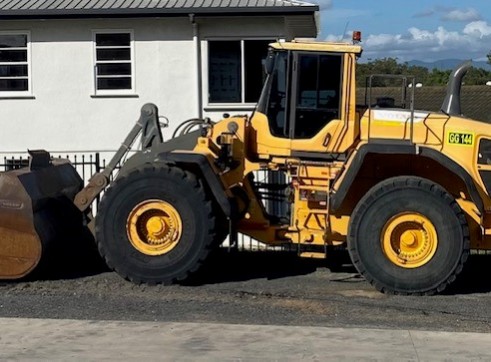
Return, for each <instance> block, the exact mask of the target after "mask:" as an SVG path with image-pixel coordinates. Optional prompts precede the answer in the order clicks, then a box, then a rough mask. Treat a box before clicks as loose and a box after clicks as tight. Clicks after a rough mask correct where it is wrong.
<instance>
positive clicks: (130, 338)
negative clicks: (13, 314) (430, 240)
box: [0, 318, 491, 361]
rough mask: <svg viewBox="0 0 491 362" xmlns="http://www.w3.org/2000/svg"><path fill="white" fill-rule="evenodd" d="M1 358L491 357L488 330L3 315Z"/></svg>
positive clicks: (489, 358)
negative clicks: (57, 318)
mask: <svg viewBox="0 0 491 362" xmlns="http://www.w3.org/2000/svg"><path fill="white" fill-rule="evenodd" d="M0 326H1V330H2V332H1V334H0V359H1V360H40V359H41V360H50V361H53V360H67V359H69V358H70V359H76V360H97V361H104V360H138V359H141V360H147V361H155V360H172V361H176V360H181V361H182V360H184V361H204V360H206V361H209V360H240V361H255V360H290V361H296V360H305V359H307V360H314V361H316V360H317V361H321V360H326V359H329V360H357V361H358V360H405V361H419V360H480V359H481V360H491V349H490V346H491V334H479V333H447V332H425V331H408V330H380V329H351V328H323V327H287V326H263V325H233V324H210V323H162V322H158V323H157V322H121V321H81V320H55V319H21V318H2V319H0Z"/></svg>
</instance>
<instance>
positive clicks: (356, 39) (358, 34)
mask: <svg viewBox="0 0 491 362" xmlns="http://www.w3.org/2000/svg"><path fill="white" fill-rule="evenodd" d="M358 43H361V31H358V30H356V31H354V32H353V44H358Z"/></svg>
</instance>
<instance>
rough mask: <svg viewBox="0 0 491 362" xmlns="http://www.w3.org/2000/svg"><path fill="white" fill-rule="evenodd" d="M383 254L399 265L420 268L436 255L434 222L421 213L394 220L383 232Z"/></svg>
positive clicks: (395, 217) (436, 241) (436, 238)
mask: <svg viewBox="0 0 491 362" xmlns="http://www.w3.org/2000/svg"><path fill="white" fill-rule="evenodd" d="M381 241H382V251H383V253H384V254H385V256H386V257H387V258H388V259H389V260H390V261H391V262H392V263H394V264H395V265H397V266H399V267H402V268H408V269H412V268H418V267H420V266H423V265H425V264H427V263H428V262H429V261H430V260H431V258H433V256H434V255H435V252H436V249H437V247H438V235H437V233H436V229H435V227H434V226H433V224H432V222H431V221H430V220H429V219H428V218H426V217H425V216H423V215H421V214H418V213H412V212H411V213H402V214H398V215H396V216H394V217H392V218H391V219H390V220H389V221H387V223H386V224H385V226H384V228H383V230H382V236H381Z"/></svg>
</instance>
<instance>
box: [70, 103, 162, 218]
mask: <svg viewBox="0 0 491 362" xmlns="http://www.w3.org/2000/svg"><path fill="white" fill-rule="evenodd" d="M140 133H142V141H141V144H142V150H145V149H149V148H151V147H152V146H154V145H156V144H159V143H162V142H163V137H162V132H161V129H160V124H159V111H158V108H157V106H156V105H155V104H153V103H147V104H145V105H144V106H143V107H142V108H141V112H140V118H139V119H138V121H137V122H136V124H135V125H134V126H133V128H132V129H131V131H130V132H129V133H128V135H127V136H126V138H125V140H124V141H123V143H122V144H121V146H120V147H119V149H118V150H117V151H116V153H115V154H114V156H113V157H112V158H111V160H110V161H109V163H108V165H107V166H106V167H105V168H104V170H102V171H101V172H98V173H96V174H95V175H93V176H92V177H91V178H90V180H89V183H88V184H87V186H85V187H84V188H83V189H82V190H81V191H80V192H79V193H78V194H77V195H76V196H75V201H74V204H75V206H76V207H77V208H78V209H79V210H80V211H82V212H85V211H87V209H89V207H90V205H91V204H92V202H93V201H94V200H95V199H96V198H97V197H98V196H99V195H100V193H101V192H102V191H104V189H105V188H106V187H107V186H108V185H109V182H110V178H111V174H112V173H113V171H114V170H115V169H116V167H117V166H118V163H119V162H120V161H121V160H122V159H123V158H124V157H125V156H126V155H127V154H128V152H129V151H130V150H131V146H132V145H133V143H134V142H135V140H136V138H137V137H138V136H139V135H140Z"/></svg>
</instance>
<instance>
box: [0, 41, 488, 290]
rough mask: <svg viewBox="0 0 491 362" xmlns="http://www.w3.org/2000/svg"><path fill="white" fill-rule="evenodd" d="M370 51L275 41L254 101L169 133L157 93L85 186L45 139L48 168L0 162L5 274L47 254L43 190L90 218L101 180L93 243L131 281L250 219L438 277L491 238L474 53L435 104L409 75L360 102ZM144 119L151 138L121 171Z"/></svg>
mask: <svg viewBox="0 0 491 362" xmlns="http://www.w3.org/2000/svg"><path fill="white" fill-rule="evenodd" d="M361 52H362V48H361V47H360V46H359V45H358V44H345V43H325V42H279V43H274V44H271V46H270V52H269V55H268V57H267V59H266V61H265V69H266V73H267V78H266V81H265V83H264V88H263V91H262V94H261V96H260V99H259V101H258V103H257V107H256V109H255V110H254V112H253V114H252V115H251V116H233V117H227V118H224V119H223V120H221V121H220V122H217V123H213V122H211V121H210V120H198V119H194V120H189V121H186V122H184V123H183V124H181V126H179V128H178V129H177V130H176V132H175V136H176V137H173V138H171V139H169V140H166V141H165V142H164V141H163V138H162V133H161V129H160V126H159V123H158V111H157V108H156V107H155V106H153V105H150V104H149V105H145V106H144V107H143V108H142V113H141V117H140V120H139V122H138V123H137V125H136V126H135V128H134V129H133V130H132V131H131V132H130V134H129V135H128V137H127V139H126V140H125V142H124V143H123V145H122V146H121V148H120V150H119V151H118V152H117V154H116V155H115V157H114V158H113V160H112V161H111V162H110V163H109V165H108V167H107V168H106V169H105V170H104V171H103V172H102V173H100V174H96V175H95V176H94V177H93V178H92V179H91V180H90V182H89V184H88V185H87V186H86V187H85V188H83V189H82V188H81V185H80V180H79V178H77V177H76V176H77V175H76V174H75V173H74V171H73V170H72V169H71V168H70V167H67V166H60V165H56V164H54V161H53V162H52V163H53V165H48V164H47V163H49V162H47V161H46V157H47V156H46V155H43V154H42V153H40V155H35V157H33V160H34V163H36V162H37V163H43V162H41V161H39V159H40V158H41V159H44V165H43V166H42V167H38V169H36V168H35V167H34V168H31V169H32V170H31V171H29V170H26V171H18V172H19V174H17V173H13V174H12V173H9V172H7V173H5V174H3V175H2V176H1V177H2V178H3V179H0V192H1V193H0V194H1V202H0V230H1V231H2V235H3V236H2V237H3V239H2V243H1V244H0V245H1V247H2V250H1V251H0V254H1V255H0V258H1V260H2V264H3V265H7V267H5V268H3V269H1V268H0V272H1V276H2V277H4V278H15V277H19V276H23V275H26V274H28V273H29V271H30V270H32V268H34V267H35V266H36V265H37V262H38V261H39V259H41V255H42V250H43V245H44V244H43V242H44V238H43V235H42V234H43V233H42V232H40V230H42V228H44V227H45V226H46V225H51V224H53V228H57V227H58V226H57V225H55V224H56V222H55V223H53V221H49V220H48V221H49V222H48V221H47V222H46V225H43V224H42V222H40V220H38V221H37V222H32V215H35V216H36V215H37V213H38V212H41V211H42V210H43V205H44V206H45V207H46V208H49V206H50V205H49V204H50V203H54V202H56V203H65V204H69V205H75V208H76V210H77V212H74V213H73V214H74V218H75V219H77V220H85V221H84V222H85V223H87V222H88V221H89V219H90V213H89V211H90V205H91V203H92V201H93V200H94V199H95V198H96V197H97V196H98V195H99V194H100V193H101V192H102V191H103V190H104V189H105V193H104V195H103V198H102V201H101V203H100V205H99V209H98V213H97V215H96V217H95V236H96V241H97V245H98V248H99V251H100V253H101V255H102V256H103V257H104V259H105V260H106V262H107V264H108V265H109V267H111V268H112V269H114V270H115V271H117V272H118V273H119V274H120V275H122V276H123V277H124V278H127V279H129V280H131V281H133V282H136V283H150V284H153V283H172V282H175V281H179V280H182V279H185V278H186V277H187V276H188V275H189V274H190V273H192V272H195V271H196V270H197V269H198V268H199V267H200V266H201V265H202V264H203V263H204V261H205V260H206V258H207V256H208V254H209V253H210V251H211V250H212V249H213V248H215V247H217V246H218V245H219V244H221V243H222V242H223V241H224V239H225V238H226V237H227V236H228V237H229V242H230V243H231V244H232V245H233V244H234V243H235V242H236V240H237V237H236V235H237V233H242V234H245V235H249V236H250V237H252V238H254V239H256V240H258V241H260V242H262V243H265V244H267V245H285V244H289V245H294V246H295V248H296V249H297V250H298V254H299V255H300V256H302V257H316V258H324V257H326V256H328V255H329V253H330V252H332V251H333V250H336V249H338V248H343V247H346V248H347V249H348V251H349V254H350V256H351V258H352V261H353V263H354V265H355V267H356V268H357V269H358V271H359V272H360V273H361V274H362V275H363V276H364V277H365V278H366V279H367V280H368V281H369V282H370V283H372V284H373V285H374V286H375V287H376V288H377V289H378V290H380V291H382V292H388V293H397V294H417V295H419V294H432V293H435V292H440V291H442V290H443V289H445V287H446V286H447V285H449V284H450V283H452V282H453V281H454V280H455V278H456V277H457V275H458V274H459V273H460V272H461V271H462V268H463V265H464V263H465V261H466V259H467V257H468V255H469V252H470V249H490V248H491V239H490V235H491V197H490V195H491V125H489V124H487V123H485V122H480V121H475V120H470V119H466V118H464V117H463V116H462V114H461V113H462V112H461V109H460V87H461V81H462V77H463V76H464V75H465V72H466V70H467V69H468V68H469V67H470V63H464V64H462V65H461V66H459V67H458V68H457V69H456V70H455V71H454V72H453V73H452V75H451V78H450V81H449V86H448V91H447V96H446V99H445V100H443V105H442V109H441V112H439V113H431V112H426V111H419V110H415V109H414V87H412V88H411V87H410V85H414V84H415V83H414V79H412V78H410V77H400V79H399V80H401V82H402V85H403V86H402V87H401V89H402V94H403V96H402V97H401V102H400V104H396V102H395V101H393V100H392V101H391V100H387V99H379V100H377V101H372V100H371V97H370V96H368V97H367V102H365V103H366V104H365V105H363V106H361V105H357V100H356V86H355V84H356V83H355V67H356V62H357V58H358V57H359V56H360V55H361ZM373 79H374V78H373V77H371V78H370V79H369V82H368V83H369V86H368V89H367V92H368V93H367V94H368V95H370V92H371V82H372V80H373ZM411 89H412V91H411ZM138 134H142V136H141V143H142V144H141V151H140V152H137V153H135V154H134V155H132V156H131V157H130V158H129V159H128V160H127V161H126V162H124V163H123V165H122V167H121V169H119V171H118V173H117V175H116V177H115V179H114V181H112V182H110V177H111V174H112V173H113V170H114V169H115V167H116V165H117V164H118V162H119V161H120V160H121V159H122V158H123V157H124V156H125V154H126V153H127V151H128V149H129V148H130V147H131V145H132V143H133V142H134V140H135V139H136V137H137V136H138ZM36 160H38V161H36ZM60 167H65V168H66V170H65V169H64V172H61V171H60V172H58V171H56V170H59V169H60ZM42 172H44V173H46V174H47V175H48V174H49V176H51V179H52V180H56V182H57V183H53V184H52V185H53V186H52V187H53V188H54V192H52V193H51V194H49V193H47V192H45V191H44V190H43V189H42V187H41V186H45V182H46V180H44V179H42V178H41V173H42ZM263 174H266V175H267V177H263V176H259V177H258V175H263ZM23 175H24V176H26V175H27V176H28V177H31V179H32V180H31V181H32V182H30V183H29V182H23V181H22V178H23V177H24V176H23ZM2 180H4V181H2ZM9 180H10V181H9ZM12 180H14V181H15V182H14V181H12ZM59 180H63V181H64V182H65V184H63V182H60V181H59ZM6 184H8V185H9V186H10V187H11V189H12V190H13V191H12V192H5V191H4V190H5V187H6ZM34 189H36V192H34V191H33V190H34ZM38 189H39V190H38ZM38 194H39V195H41V196H42V198H44V199H46V202H45V203H44V204H42V203H38V202H37V201H36V200H37V199H36V197H35V195H38ZM38 204H39V205H38ZM16 215H17V216H16ZM41 216H42V215H41ZM34 219H36V217H34ZM40 219H41V220H42V219H43V218H42V217H40ZM48 219H49V218H48ZM15 220H17V221H15ZM21 221H22V222H21ZM81 222H82V221H81ZM58 223H59V222H58ZM24 224H25V226H24ZM56 230H57V229H56ZM5 235H6V236H5ZM23 235H26V236H23ZM48 239H49V238H48ZM69 241H70V240H69V236H68V237H67V238H66V240H65V242H69ZM10 257H13V258H14V259H15V263H17V262H18V261H19V260H26V261H25V263H24V264H25V265H26V267H25V268H24V269H23V270H24V271H23V272H20V271H16V272H13V270H14V268H13V266H12V265H14V264H15V263H14V261H13V259H12V258H11V259H9V258H10ZM7 261H9V262H7ZM20 269H22V268H20V267H19V268H18V270H20Z"/></svg>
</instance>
